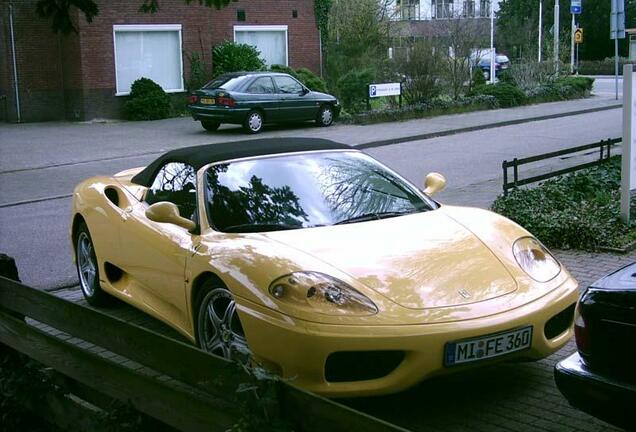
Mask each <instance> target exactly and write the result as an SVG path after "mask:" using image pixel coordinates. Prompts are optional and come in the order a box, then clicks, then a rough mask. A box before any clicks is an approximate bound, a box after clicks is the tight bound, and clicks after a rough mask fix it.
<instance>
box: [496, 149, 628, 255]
mask: <svg viewBox="0 0 636 432" xmlns="http://www.w3.org/2000/svg"><path fill="white" fill-rule="evenodd" d="M620 164H621V159H620V156H615V157H613V158H611V160H610V161H609V162H607V163H604V164H603V165H602V166H599V167H594V168H591V169H587V170H583V171H578V172H576V173H572V174H568V175H565V176H561V177H558V178H555V179H551V180H548V181H546V182H544V183H542V184H540V185H539V186H537V187H535V188H531V189H516V190H512V191H510V192H509V193H508V195H507V196H503V195H501V196H499V197H498V198H497V199H496V200H495V202H494V203H493V205H492V209H493V210H494V211H496V212H497V213H500V214H502V215H504V216H506V217H508V218H510V219H512V220H514V221H515V222H517V223H519V224H520V225H522V226H523V227H525V228H526V229H528V230H529V231H530V232H531V233H533V234H534V235H535V236H537V238H539V239H540V240H541V241H542V242H544V243H545V244H546V245H547V246H549V247H553V248H561V249H583V250H597V249H599V248H600V247H623V246H624V245H626V244H628V243H629V242H631V241H632V240H634V239H636V228H635V227H632V228H628V227H626V226H625V225H623V224H622V223H621V221H620V217H619V215H620V181H621V180H620V169H621V168H620ZM632 207H633V208H634V202H632ZM632 211H634V210H632Z"/></svg>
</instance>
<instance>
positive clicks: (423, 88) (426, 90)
mask: <svg viewBox="0 0 636 432" xmlns="http://www.w3.org/2000/svg"><path fill="white" fill-rule="evenodd" d="M434 48H435V47H434V46H433V44H432V43H431V42H430V41H428V40H421V41H417V42H415V43H413V45H412V46H409V47H406V48H404V49H401V50H397V49H396V50H395V54H394V58H395V60H394V69H395V73H396V74H397V77H396V79H395V80H396V81H403V84H402V94H403V97H404V100H405V101H406V103H407V104H417V103H420V102H426V101H429V100H431V99H433V98H434V97H436V96H439V94H440V93H441V91H442V86H441V84H440V83H441V81H442V80H441V79H440V74H441V72H442V68H441V64H442V62H441V59H440V55H439V50H437V51H436V50H435V49H434Z"/></svg>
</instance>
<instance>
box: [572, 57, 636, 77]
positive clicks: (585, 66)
mask: <svg viewBox="0 0 636 432" xmlns="http://www.w3.org/2000/svg"><path fill="white" fill-rule="evenodd" d="M629 63H633V61H630V60H629V59H627V58H625V57H620V58H619V59H618V74H619V75H622V74H623V65H624V64H629ZM614 67H615V66H614V57H608V58H606V59H604V60H581V61H579V73H580V74H583V75H614Z"/></svg>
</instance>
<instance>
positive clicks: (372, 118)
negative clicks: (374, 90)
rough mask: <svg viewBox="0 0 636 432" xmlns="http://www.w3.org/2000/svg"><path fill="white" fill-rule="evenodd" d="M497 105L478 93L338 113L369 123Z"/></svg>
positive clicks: (345, 119) (352, 120) (342, 118)
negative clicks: (448, 98)
mask: <svg viewBox="0 0 636 432" xmlns="http://www.w3.org/2000/svg"><path fill="white" fill-rule="evenodd" d="M498 107H499V105H498V103H497V99H496V98H495V97H493V96H486V95H479V96H473V97H462V98H459V99H458V100H452V99H450V100H446V99H441V98H438V99H433V100H432V101H430V102H423V103H418V104H414V105H406V106H403V107H402V108H397V107H396V108H385V109H381V110H372V111H366V112H360V113H353V114H350V113H348V112H346V111H343V112H341V114H340V121H341V122H343V123H357V124H371V123H380V122H391V121H400V120H408V119H415V118H424V117H431V116H434V115H441V114H454V113H462V112H468V111H477V110H483V109H492V108H498Z"/></svg>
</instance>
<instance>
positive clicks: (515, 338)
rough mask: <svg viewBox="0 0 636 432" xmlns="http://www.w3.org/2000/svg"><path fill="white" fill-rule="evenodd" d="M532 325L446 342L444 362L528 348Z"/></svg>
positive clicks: (491, 355)
mask: <svg viewBox="0 0 636 432" xmlns="http://www.w3.org/2000/svg"><path fill="white" fill-rule="evenodd" d="M531 345H532V326H527V327H523V328H519V329H515V330H509V331H506V332H503V333H497V334H491V335H486V336H481V337H477V338H472V339H465V340H462V341H456V342H449V343H447V344H446V352H445V354H444V364H445V365H446V366H454V365H458V364H462V363H470V362H474V361H479V360H485V359H488V358H492V357H498V356H501V355H504V354H509V353H512V352H516V351H521V350H524V349H527V348H530V346H531Z"/></svg>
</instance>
